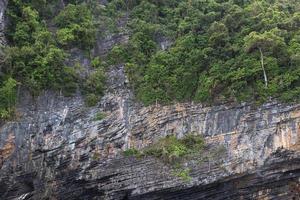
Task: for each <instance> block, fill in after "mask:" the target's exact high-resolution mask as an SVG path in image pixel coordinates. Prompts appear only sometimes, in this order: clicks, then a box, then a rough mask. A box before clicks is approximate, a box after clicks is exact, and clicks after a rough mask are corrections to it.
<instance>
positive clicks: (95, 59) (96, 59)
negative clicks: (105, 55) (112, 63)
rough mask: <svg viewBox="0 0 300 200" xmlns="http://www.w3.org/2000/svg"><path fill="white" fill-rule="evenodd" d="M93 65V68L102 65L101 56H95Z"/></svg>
mask: <svg viewBox="0 0 300 200" xmlns="http://www.w3.org/2000/svg"><path fill="white" fill-rule="evenodd" d="M91 65H92V67H93V68H100V67H102V62H101V59H100V57H98V56H97V57H95V58H93V60H92V61H91Z"/></svg>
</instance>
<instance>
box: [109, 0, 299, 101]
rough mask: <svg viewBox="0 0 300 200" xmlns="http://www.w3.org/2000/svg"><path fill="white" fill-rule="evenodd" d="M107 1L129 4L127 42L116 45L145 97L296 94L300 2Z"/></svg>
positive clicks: (125, 8) (245, 98) (294, 96)
mask: <svg viewBox="0 0 300 200" xmlns="http://www.w3.org/2000/svg"><path fill="white" fill-rule="evenodd" d="M113 2H114V5H116V6H115V7H116V9H119V12H121V11H122V10H123V11H124V13H126V12H128V10H130V21H129V23H128V27H129V28H130V30H131V36H130V39H129V43H128V44H127V45H125V46H123V47H116V48H119V49H122V48H123V51H120V52H121V54H122V57H121V56H119V57H121V58H125V61H124V59H123V60H121V61H120V62H123V61H124V62H125V63H126V69H127V73H128V76H129V79H130V82H131V86H132V88H133V89H134V91H135V93H136V96H137V97H138V99H140V100H141V101H142V102H144V103H145V104H151V103H154V102H156V101H158V102H161V103H170V102H173V101H186V100H193V101H200V102H206V103H217V102H228V101H258V102H263V101H265V100H267V99H268V98H269V97H276V98H280V99H281V100H284V101H296V100H299V97H300V78H299V76H300V1H298V0H251V1H250V0H189V1H186V0H178V1H174V0H162V1H155V0H148V1H145V0H144V1H137V0H136V1H127V4H125V3H123V4H122V2H126V1H113ZM162 41H171V43H172V45H171V46H170V47H169V48H168V49H167V50H163V49H162V48H161V47H160V44H161V42H162Z"/></svg>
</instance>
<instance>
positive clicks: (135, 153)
mask: <svg viewBox="0 0 300 200" xmlns="http://www.w3.org/2000/svg"><path fill="white" fill-rule="evenodd" d="M140 154H141V153H140V152H139V150H137V149H135V148H130V149H127V150H125V151H123V155H124V156H127V157H130V156H139V155H140Z"/></svg>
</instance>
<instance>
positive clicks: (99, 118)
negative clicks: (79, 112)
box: [94, 112, 106, 121]
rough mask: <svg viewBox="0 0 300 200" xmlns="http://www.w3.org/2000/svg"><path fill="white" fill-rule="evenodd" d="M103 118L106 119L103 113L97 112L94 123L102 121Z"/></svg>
mask: <svg viewBox="0 0 300 200" xmlns="http://www.w3.org/2000/svg"><path fill="white" fill-rule="evenodd" d="M105 117H106V114H105V113H103V112H98V113H97V114H96V115H95V117H94V121H100V120H102V119H104V118H105Z"/></svg>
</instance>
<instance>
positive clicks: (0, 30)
mask: <svg viewBox="0 0 300 200" xmlns="http://www.w3.org/2000/svg"><path fill="white" fill-rule="evenodd" d="M6 4H7V1H6V0H2V1H0V46H1V45H4V44H5V39H4V27H5V19H4V12H5V8H6Z"/></svg>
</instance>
